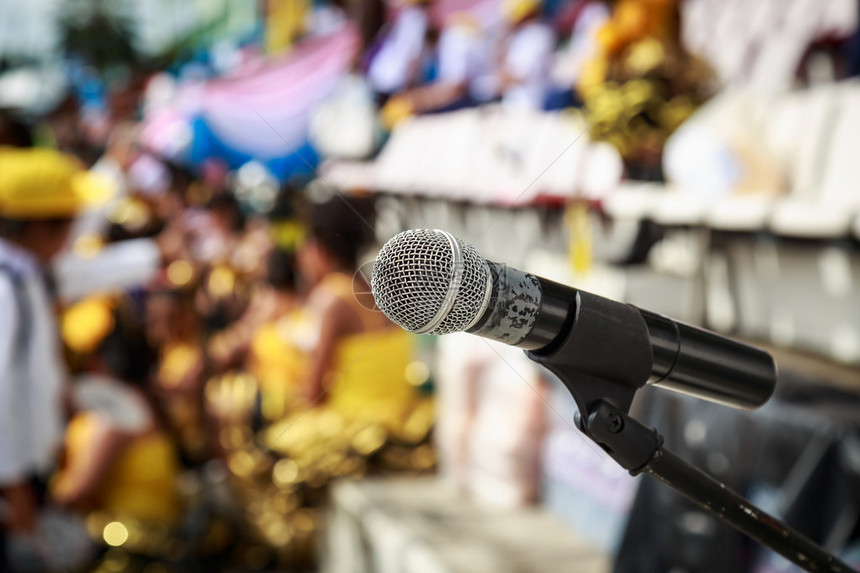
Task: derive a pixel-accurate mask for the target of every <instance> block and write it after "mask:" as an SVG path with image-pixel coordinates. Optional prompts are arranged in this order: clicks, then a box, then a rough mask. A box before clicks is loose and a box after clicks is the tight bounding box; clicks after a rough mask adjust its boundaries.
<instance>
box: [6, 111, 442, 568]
mask: <svg viewBox="0 0 860 573" xmlns="http://www.w3.org/2000/svg"><path fill="white" fill-rule="evenodd" d="M4 121H5V123H4V129H3V137H4V143H5V144H6V145H5V146H4V147H2V148H0V171H2V175H0V271H2V272H3V275H2V276H0V285H2V289H0V295H2V296H0V304H2V306H3V310H2V311H1V312H2V313H4V314H3V315H4V316H6V317H12V319H11V320H7V321H4V325H3V329H2V336H0V347H2V352H3V353H2V357H3V359H4V360H6V361H7V362H6V364H7V365H11V366H10V369H9V372H13V371H15V370H14V368H12V367H13V366H15V365H16V364H17V362H16V361H15V356H16V355H18V354H22V355H26V356H27V357H28V359H29V360H30V362H26V361H25V362H26V363H25V364H22V365H18V366H17V367H18V368H19V369H20V370H19V371H17V372H19V374H20V376H18V375H12V374H10V375H9V376H5V375H4V379H3V381H2V384H0V396H2V398H0V401H2V402H3V407H4V408H12V409H14V408H16V407H17V406H19V405H20V406H22V408H21V409H20V410H18V411H15V410H10V411H5V410H4V414H3V416H2V417H0V419H2V424H3V438H2V439H0V488H2V489H0V491H2V492H3V502H4V503H3V506H2V507H3V508H4V511H3V513H2V516H3V525H4V527H3V531H4V535H3V540H4V541H3V548H4V552H3V558H4V559H5V564H6V566H8V567H9V568H10V569H11V570H13V571H17V570H21V571H23V570H46V571H51V570H63V571H65V570H82V569H83V568H85V567H86V566H87V564H89V563H95V565H91V566H92V567H95V570H120V569H121V570H145V571H162V570H171V567H176V568H178V569H180V570H188V569H192V570H193V569H194V568H195V567H198V568H207V570H208V569H211V568H213V567H215V568H219V567H220V568H226V569H229V568H230V567H236V568H239V569H245V568H262V567H266V566H274V565H280V566H284V565H288V564H289V565H294V566H310V565H312V564H313V563H314V559H315V555H314V539H315V537H314V536H315V532H316V530H317V527H318V525H319V523H320V519H321V515H320V512H321V504H322V501H323V499H324V492H325V488H326V485H327V483H328V482H329V481H330V480H331V479H333V478H336V477H358V476H362V475H364V474H365V473H367V472H379V471H394V470H399V471H419V472H420V471H426V470H429V469H432V467H433V466H434V464H435V454H434V452H433V450H432V449H431V448H430V446H429V444H428V434H429V431H430V428H431V426H432V423H433V405H432V402H431V401H430V399H429V397H428V395H427V394H428V392H427V387H426V386H427V379H428V374H427V371H428V369H427V367H426V365H425V364H424V363H423V362H420V361H418V360H417V358H418V356H417V354H416V349H415V345H414V340H413V338H412V336H411V335H409V334H408V333H406V332H405V331H403V330H401V329H399V328H396V327H394V326H393V325H392V324H390V323H389V322H388V320H387V319H386V318H385V317H384V315H382V314H381V313H380V312H378V311H377V310H375V308H374V306H373V302H372V298H371V297H370V287H369V284H368V281H369V273H364V272H362V271H363V269H360V268H359V265H360V263H361V262H362V261H364V260H365V259H366V252H367V249H368V248H369V247H372V246H373V245H374V233H373V229H374V214H373V204H372V201H371V199H370V198H368V197H366V196H361V195H354V196H344V195H339V194H335V193H333V192H332V190H331V189H329V188H328V187H327V186H326V185H325V184H324V183H322V182H320V181H316V182H308V183H307V184H299V183H292V184H289V185H284V186H282V187H280V188H277V189H275V193H274V197H275V200H274V202H273V203H272V204H271V208H270V209H268V210H266V211H265V212H264V213H261V212H259V211H258V210H255V208H254V206H253V201H252V199H253V197H254V196H255V191H254V190H253V189H252V190H251V191H248V190H247V189H246V190H245V191H248V192H247V193H245V194H244V195H243V193H242V188H241V185H240V182H239V178H238V177H237V175H236V174H235V173H231V172H229V171H228V170H227V169H224V168H223V167H222V166H220V165H219V164H217V163H211V164H207V165H206V166H205V167H204V168H203V169H200V170H193V169H188V168H186V167H183V166H179V165H173V164H169V163H165V164H163V165H161V167H163V170H161V171H159V176H158V177H156V178H154V179H153V178H147V177H144V176H142V175H140V173H138V171H143V172H146V173H148V171H147V169H146V165H147V162H148V161H151V160H152V158H151V157H149V156H147V155H145V154H143V153H142V151H141V149H140V146H139V144H138V140H137V132H136V126H135V124H134V123H131V122H120V123H118V124H116V125H115V126H114V127H113V128H112V129H111V131H110V135H109V138H108V139H107V141H106V146H105V149H104V151H103V153H102V154H101V155H100V157H99V158H98V159H97V161H96V162H95V163H94V165H92V166H91V168H90V169H89V170H86V169H85V166H84V164H83V163H82V162H81V161H80V159H78V158H76V157H74V156H73V155H70V154H68V153H63V152H59V151H56V150H52V149H48V148H44V147H41V148H38V147H32V146H31V145H30V143H31V142H30V141H29V133H28V130H27V126H26V125H24V124H22V123H20V122H17V121H16V120H14V119H10V118H5V119H4ZM10 144H15V146H12V145H10ZM153 181H155V182H153ZM81 190H83V191H81ZM248 197H251V199H248V200H247V201H246V200H245V199H247V198H248ZM34 293H35V294H34ZM21 296H30V297H31V299H30V300H29V302H25V299H21V298H19V297H21ZM37 319H38V320H37ZM53 324H56V326H57V328H54V327H53V326H52V325H53ZM57 333H59V334H60V337H59V338H60V345H59V346H58V343H57V342H56V339H55V338H54V337H55V336H56V334H57ZM19 345H20V346H19ZM4 371H5V370H4ZM25 450H30V452H29V453H25V452H24V451H25ZM92 560H95V561H92ZM155 565H158V566H159V567H162V568H160V569H159V568H158V567H156V568H151V567H150V566H153V567H154V566H155ZM117 567H119V569H117ZM146 567H150V568H149V569H147V568H146ZM164 567H167V569H164ZM4 570H7V569H6V568H5V567H4Z"/></svg>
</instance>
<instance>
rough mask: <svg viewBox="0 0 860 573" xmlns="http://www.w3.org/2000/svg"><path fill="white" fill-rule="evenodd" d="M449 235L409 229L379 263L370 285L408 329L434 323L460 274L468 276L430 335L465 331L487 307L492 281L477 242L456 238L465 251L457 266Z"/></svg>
mask: <svg viewBox="0 0 860 573" xmlns="http://www.w3.org/2000/svg"><path fill="white" fill-rule="evenodd" d="M448 237H450V235H448V234H447V233H445V232H443V231H437V230H431V229H414V230H411V231H404V232H402V233H400V234H398V235H396V236H394V237H392V238H391V239H390V240H389V241H388V242H387V243H385V246H383V247H382V250H380V251H379V255H378V256H377V258H376V262H375V263H374V264H373V273H372V274H371V279H370V286H371V290H372V291H373V298H374V299H375V300H376V305H377V306H378V307H379V308H380V310H382V312H383V313H385V316H387V317H388V318H390V319H391V320H392V321H394V322H395V323H397V324H399V325H400V326H402V327H403V328H404V329H406V330H409V331H411V332H418V331H421V330H423V329H425V328H426V327H427V326H428V325H429V324H430V323H431V322H432V321H433V318H434V317H435V316H436V313H437V312H438V311H439V310H440V309H441V308H442V307H443V305H444V301H445V297H446V295H447V294H448V292H449V289H451V288H452V286H453V285H454V284H455V280H456V274H457V273H461V277H462V278H461V280H460V287H459V291H458V292H457V293H456V297H455V299H454V305H453V307H452V308H451V311H450V312H449V313H448V314H447V315H446V316H444V317H443V318H442V320H441V322H440V323H439V324H438V325H437V326H435V327H434V328H432V329H431V330H429V331H428V332H427V333H428V334H448V333H449V332H460V331H463V330H465V329H466V327H467V326H469V324H471V323H472V321H473V320H474V319H475V318H477V316H478V313H479V312H480V311H481V308H482V307H483V305H484V302H485V301H484V299H485V297H486V291H487V281H488V280H489V269H488V268H487V265H486V262H485V261H484V259H483V258H481V256H480V255H479V254H478V252H477V251H475V249H474V248H473V247H472V246H471V245H467V244H465V243H463V242H462V241H460V240H459V239H454V240H456V241H457V243H458V244H459V245H460V249H461V251H462V263H461V264H460V265H456V266H458V267H459V268H454V267H455V264H454V255H453V253H452V249H451V245H450V243H449V241H448Z"/></svg>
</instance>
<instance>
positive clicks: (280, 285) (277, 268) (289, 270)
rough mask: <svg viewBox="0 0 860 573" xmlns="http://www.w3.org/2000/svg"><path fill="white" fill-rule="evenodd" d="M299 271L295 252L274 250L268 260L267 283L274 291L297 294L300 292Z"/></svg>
mask: <svg viewBox="0 0 860 573" xmlns="http://www.w3.org/2000/svg"><path fill="white" fill-rule="evenodd" d="M298 278H299V277H298V269H297V265H296V255H295V253H294V252H293V251H290V250H286V249H280V248H274V249H272V250H271V252H269V256H268V257H267V259H266V282H267V283H268V284H269V286H271V287H272V288H273V289H274V290H276V291H277V292H280V293H284V294H295V293H296V291H297V290H298Z"/></svg>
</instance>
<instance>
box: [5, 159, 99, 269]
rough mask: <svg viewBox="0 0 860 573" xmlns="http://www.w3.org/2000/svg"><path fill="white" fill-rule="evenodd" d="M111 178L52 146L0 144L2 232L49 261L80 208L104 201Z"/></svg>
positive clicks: (66, 236)
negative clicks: (83, 166) (50, 147)
mask: <svg viewBox="0 0 860 573" xmlns="http://www.w3.org/2000/svg"><path fill="white" fill-rule="evenodd" d="M109 196H110V186H109V183H108V182H107V181H105V180H103V179H102V178H100V177H98V176H97V175H95V174H92V173H90V172H87V171H84V170H83V169H82V168H81V165H80V164H79V163H78V162H77V161H76V160H75V159H74V158H73V157H71V156H69V155H66V154H63V153H60V152H57V151H54V150H50V149H16V148H10V147H5V148H0V237H3V238H5V239H7V240H10V241H12V242H14V243H16V244H18V245H19V246H21V247H23V248H24V249H26V250H28V251H30V252H31V253H32V254H33V255H34V256H36V257H37V258H38V259H40V260H41V261H42V262H49V261H50V260H51V259H52V258H53V257H54V256H55V255H56V254H57V253H58V252H59V251H60V250H62V248H63V247H64V245H65V243H66V240H67V239H68V235H69V229H70V228H71V223H72V221H73V220H74V218H75V216H76V215H77V213H78V212H80V211H81V210H83V209H85V208H87V207H90V206H94V205H97V204H99V203H102V202H104V201H105V200H107V198H108V197H109Z"/></svg>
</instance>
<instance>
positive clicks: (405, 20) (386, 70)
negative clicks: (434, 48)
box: [367, 0, 430, 96]
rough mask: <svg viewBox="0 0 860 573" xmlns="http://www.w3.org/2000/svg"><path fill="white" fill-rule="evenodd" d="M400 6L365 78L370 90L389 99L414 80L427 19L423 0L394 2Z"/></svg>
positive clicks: (421, 53) (418, 69)
mask: <svg viewBox="0 0 860 573" xmlns="http://www.w3.org/2000/svg"><path fill="white" fill-rule="evenodd" d="M397 1H398V2H401V3H402V4H403V6H401V7H400V8H399V9H398V11H397V13H396V15H395V16H394V20H393V22H392V24H391V28H390V29H389V30H388V32H387V33H386V34H385V38H384V39H383V40H382V45H381V46H380V48H379V51H378V52H377V53H376V54H375V55H374V56H373V58H372V59H371V60H370V65H369V67H368V70H367V79H368V81H369V82H370V85H371V87H373V89H374V91H376V92H377V93H378V94H381V95H382V96H390V95H392V94H396V93H398V92H400V91H403V90H404V89H406V88H408V87H410V86H411V85H412V84H414V83H415V81H416V80H417V79H418V75H419V71H420V67H421V58H422V56H423V54H424V46H425V39H426V36H427V28H428V26H429V25H430V17H429V15H428V13H427V8H426V7H425V6H424V2H423V0H397Z"/></svg>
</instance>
